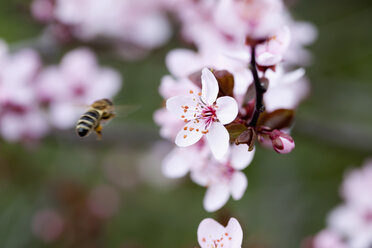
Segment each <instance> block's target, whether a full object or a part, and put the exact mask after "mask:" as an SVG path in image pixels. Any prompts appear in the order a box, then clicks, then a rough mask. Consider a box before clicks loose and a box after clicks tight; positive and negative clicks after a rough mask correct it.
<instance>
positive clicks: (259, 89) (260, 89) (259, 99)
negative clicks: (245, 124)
mask: <svg viewBox="0 0 372 248" xmlns="http://www.w3.org/2000/svg"><path fill="white" fill-rule="evenodd" d="M251 57H252V58H251V71H252V74H253V80H254V87H255V90H256V104H255V108H254V112H253V117H252V120H251V122H250V123H249V126H250V127H256V124H257V120H258V117H260V114H261V113H262V112H263V111H265V106H264V105H263V94H264V93H265V92H266V89H265V88H264V86H263V85H262V84H261V80H260V78H259V77H258V72H257V66H256V46H252V53H251Z"/></svg>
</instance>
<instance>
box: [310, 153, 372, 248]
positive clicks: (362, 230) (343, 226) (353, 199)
mask: <svg viewBox="0 0 372 248" xmlns="http://www.w3.org/2000/svg"><path fill="white" fill-rule="evenodd" d="M371 172H372V162H371V160H369V161H367V162H366V164H365V166H364V167H362V168H360V169H355V170H353V171H351V172H349V173H347V175H346V177H345V181H344V183H343V186H342V194H343V197H344V199H345V202H344V203H343V204H342V205H340V206H338V207H336V208H335V209H334V210H332V212H331V213H330V214H329V216H328V220H327V222H328V225H327V228H326V229H325V230H323V231H321V232H320V233H319V234H318V235H317V236H316V237H315V244H314V248H323V247H325V248H326V247H336V248H337V247H341V248H343V247H345V248H346V247H347V248H368V247H370V246H371V244H372V201H371V195H372V187H371V186H370V185H371V181H372V173H371ZM325 234H329V235H327V236H330V237H328V238H327V239H326V238H325V237H324V236H325ZM330 234H331V235H330ZM324 239H326V240H328V241H327V242H328V243H332V244H334V246H330V245H329V246H325V245H323V243H325V241H324ZM322 241H324V242H322Z"/></svg>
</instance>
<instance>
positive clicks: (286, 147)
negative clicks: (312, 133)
mask: <svg viewBox="0 0 372 248" xmlns="http://www.w3.org/2000/svg"><path fill="white" fill-rule="evenodd" d="M269 137H270V139H271V142H272V145H273V148H274V150H275V151H276V152H277V153H281V154H287V153H290V152H291V151H292V150H293V149H294V148H295V143H294V140H293V139H292V137H291V136H289V135H288V134H285V133H283V132H281V131H279V130H274V131H272V132H271V134H270V135H269Z"/></svg>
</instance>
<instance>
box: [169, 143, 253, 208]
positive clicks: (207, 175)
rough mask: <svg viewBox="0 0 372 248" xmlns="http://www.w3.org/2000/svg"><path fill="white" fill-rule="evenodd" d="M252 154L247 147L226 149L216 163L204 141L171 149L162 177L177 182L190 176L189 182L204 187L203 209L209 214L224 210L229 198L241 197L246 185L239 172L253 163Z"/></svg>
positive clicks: (244, 177) (236, 198)
mask: <svg viewBox="0 0 372 248" xmlns="http://www.w3.org/2000/svg"><path fill="white" fill-rule="evenodd" d="M253 157H254V151H251V152H249V151H248V147H247V146H246V145H239V146H235V145H232V146H230V147H229V149H228V152H227V154H226V155H225V156H224V157H223V158H222V159H220V160H216V159H215V158H214V157H213V156H211V154H210V150H209V149H208V147H207V146H206V145H205V141H204V138H203V139H202V140H200V141H199V142H198V143H196V145H194V146H190V147H185V148H183V147H176V148H174V149H173V150H172V151H171V152H170V153H169V154H168V155H167V156H166V157H165V159H164V161H163V174H164V175H165V176H167V177H169V178H179V177H183V176H185V175H186V174H187V173H188V172H190V176H191V179H192V180H193V181H194V182H195V183H196V184H198V185H200V186H203V187H206V188H207V191H206V194H205V197H204V201H203V205H204V208H205V210H207V211H208V212H214V211H216V210H218V209H220V208H221V207H223V206H224V205H225V204H226V203H227V201H228V200H229V198H230V195H231V196H232V198H233V199H234V200H239V199H241V198H242V197H243V195H244V192H245V190H246V188H247V186H248V181H247V178H246V176H245V174H244V173H243V172H241V170H243V169H245V168H246V167H247V166H248V165H249V164H250V163H251V161H252V160H253Z"/></svg>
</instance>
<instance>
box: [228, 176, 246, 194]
mask: <svg viewBox="0 0 372 248" xmlns="http://www.w3.org/2000/svg"><path fill="white" fill-rule="evenodd" d="M247 186H248V180H247V177H246V176H245V175H244V173H243V172H240V171H239V172H235V173H234V175H233V177H232V179H231V182H230V191H231V196H232V198H233V199H234V200H240V199H241V198H242V197H243V195H244V192H245V190H246V189H247Z"/></svg>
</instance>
